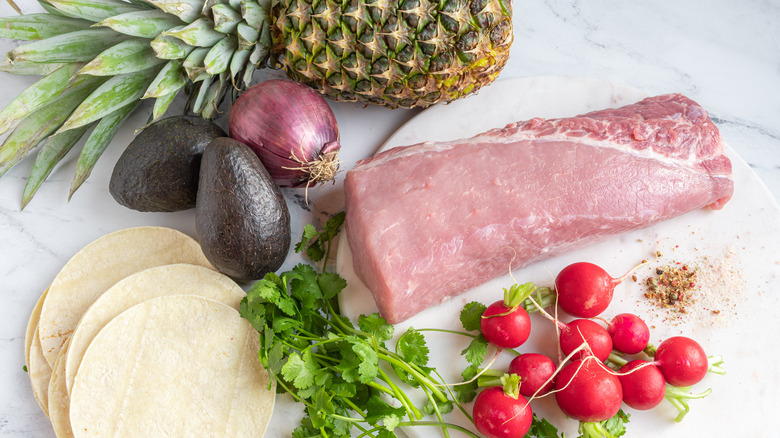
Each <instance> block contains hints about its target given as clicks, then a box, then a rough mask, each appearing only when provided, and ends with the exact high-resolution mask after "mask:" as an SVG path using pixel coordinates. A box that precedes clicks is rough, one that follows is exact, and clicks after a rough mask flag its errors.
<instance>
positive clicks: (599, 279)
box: [555, 262, 641, 318]
mask: <svg viewBox="0 0 780 438" xmlns="http://www.w3.org/2000/svg"><path fill="white" fill-rule="evenodd" d="M639 266H641V265H638V266H636V267H634V268H632V269H631V270H630V271H629V272H627V273H626V274H625V275H623V276H622V277H619V278H612V277H611V276H610V275H609V274H608V273H607V271H605V270H604V269H602V268H601V267H599V266H597V265H594V264H593V263H588V262H578V263H572V264H571V265H569V266H566V267H565V268H563V269H562V270H561V272H559V273H558V276H557V277H556V278H555V290H556V293H557V294H558V305H560V306H561V309H563V311H564V312H566V313H568V314H569V315H572V316H576V317H578V318H593V317H594V316H598V315H599V314H601V312H603V311H604V310H606V309H607V307H608V306H609V303H610V302H612V295H613V293H614V291H615V286H617V285H618V284H620V283H622V282H623V281H624V280H625V279H626V278H628V277H629V275H630V274H631V272H633V271H634V270H635V269H636V268H637V267H639Z"/></svg>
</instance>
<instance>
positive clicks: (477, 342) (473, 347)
mask: <svg viewBox="0 0 780 438" xmlns="http://www.w3.org/2000/svg"><path fill="white" fill-rule="evenodd" d="M487 348H488V341H487V339H485V337H484V336H482V335H479V336H477V337H476V338H474V339H472V340H471V342H469V345H468V347H466V348H464V349H463V350H462V351H461V352H460V354H462V355H464V356H465V357H466V361H468V363H470V364H471V365H475V366H479V365H480V364H482V362H484V361H485V356H487Z"/></svg>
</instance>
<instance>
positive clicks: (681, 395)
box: [664, 385, 712, 423]
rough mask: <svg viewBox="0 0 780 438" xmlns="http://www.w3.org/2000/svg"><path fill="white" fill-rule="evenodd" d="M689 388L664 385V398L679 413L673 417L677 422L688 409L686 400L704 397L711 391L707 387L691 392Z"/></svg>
mask: <svg viewBox="0 0 780 438" xmlns="http://www.w3.org/2000/svg"><path fill="white" fill-rule="evenodd" d="M690 389H691V388H690V387H686V388H676V387H674V386H671V385H666V395H664V398H665V399H666V400H668V401H669V403H671V404H672V406H674V407H675V408H677V411H679V414H678V415H677V417H676V418H675V419H674V421H675V422H676V423H679V422H681V421H682V419H683V417H685V415H686V414H687V413H688V412H689V411H690V407H688V403H687V401H688V400H693V399H697V398H704V397H706V396H708V395H710V393H712V389H711V388H708V389H707V390H706V391H704V392H700V393H698V394H691V393H689V392H686V391H689V390H690Z"/></svg>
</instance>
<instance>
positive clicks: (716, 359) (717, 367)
mask: <svg viewBox="0 0 780 438" xmlns="http://www.w3.org/2000/svg"><path fill="white" fill-rule="evenodd" d="M707 362H708V365H709V366H708V367H707V372H708V373H713V374H719V375H721V376H722V375H725V374H726V370H725V369H724V368H723V367H721V365H723V364H724V363H725V362H724V361H723V357H721V356H709V357H707Z"/></svg>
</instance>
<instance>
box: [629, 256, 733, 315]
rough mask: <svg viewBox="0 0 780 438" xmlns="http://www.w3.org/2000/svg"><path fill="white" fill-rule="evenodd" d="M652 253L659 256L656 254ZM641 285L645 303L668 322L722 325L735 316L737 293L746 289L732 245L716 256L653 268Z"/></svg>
mask: <svg viewBox="0 0 780 438" xmlns="http://www.w3.org/2000/svg"><path fill="white" fill-rule="evenodd" d="M656 256H657V257H658V259H660V258H661V257H662V255H661V254H660V253H658V254H656ZM635 281H636V280H635ZM641 284H642V285H643V286H644V289H645V290H644V298H645V302H646V303H648V304H649V305H650V306H652V307H653V308H655V309H657V310H658V311H659V313H660V314H661V316H662V318H663V321H664V322H665V323H666V324H671V325H678V324H681V323H691V322H694V323H700V324H706V325H717V326H726V325H728V322H729V320H730V318H733V317H735V316H736V314H737V312H738V304H739V302H740V296H741V295H743V294H744V293H745V292H746V289H747V284H746V282H745V279H744V278H743V275H742V270H741V269H740V268H739V262H738V254H737V252H736V251H735V250H734V249H733V248H727V249H726V250H725V251H724V252H723V253H722V254H721V255H719V256H716V257H712V256H702V257H697V258H696V259H694V260H690V261H689V262H679V261H672V262H667V263H666V264H664V265H660V266H656V267H653V268H652V270H651V271H650V275H649V276H648V277H646V278H645V279H644V280H643V281H642V283H641Z"/></svg>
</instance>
